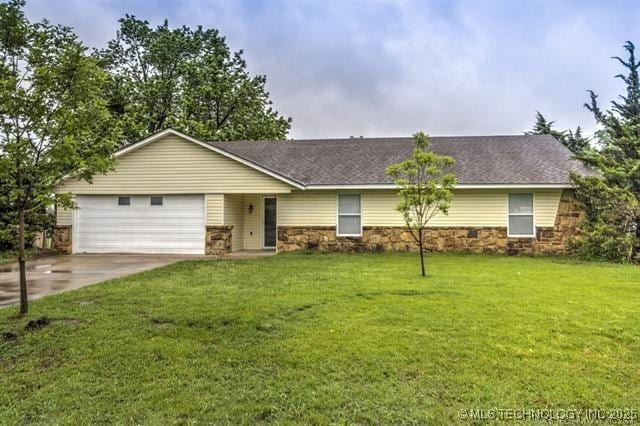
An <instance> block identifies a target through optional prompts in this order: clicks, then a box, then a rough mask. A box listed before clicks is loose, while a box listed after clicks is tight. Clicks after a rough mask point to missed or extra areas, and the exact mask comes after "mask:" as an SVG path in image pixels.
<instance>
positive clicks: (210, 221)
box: [206, 194, 224, 226]
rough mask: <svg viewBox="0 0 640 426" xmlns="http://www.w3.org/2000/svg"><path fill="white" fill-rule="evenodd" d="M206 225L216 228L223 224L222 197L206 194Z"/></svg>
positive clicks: (220, 195)
mask: <svg viewBox="0 0 640 426" xmlns="http://www.w3.org/2000/svg"><path fill="white" fill-rule="evenodd" d="M206 197H207V225H208V226H218V225H223V224H224V219H223V211H224V195H222V194H207V195H206Z"/></svg>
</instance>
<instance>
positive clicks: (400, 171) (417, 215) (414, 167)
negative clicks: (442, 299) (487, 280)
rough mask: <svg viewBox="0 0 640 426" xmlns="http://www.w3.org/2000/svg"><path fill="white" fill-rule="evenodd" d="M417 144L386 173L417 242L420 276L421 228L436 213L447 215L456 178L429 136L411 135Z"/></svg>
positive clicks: (422, 258)
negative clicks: (396, 191) (436, 151)
mask: <svg viewBox="0 0 640 426" xmlns="http://www.w3.org/2000/svg"><path fill="white" fill-rule="evenodd" d="M413 139H414V142H415V144H416V147H415V148H414V150H413V153H412V154H411V157H409V158H407V159H406V160H404V161H401V162H399V163H396V164H392V165H390V166H389V167H387V174H388V175H389V176H390V177H391V178H392V179H393V180H394V182H395V183H396V185H398V187H399V190H398V193H399V195H400V199H401V201H400V202H399V203H398V205H397V206H396V210H397V211H399V212H400V213H401V214H402V217H403V218H404V221H405V223H406V225H407V227H408V228H409V231H410V232H411V235H412V237H413V239H414V240H415V241H416V243H417V244H418V249H419V251H420V268H421V271H422V276H425V275H426V269H425V265H424V244H425V240H424V231H425V229H426V227H427V225H428V223H429V221H430V220H431V219H433V217H434V216H435V215H436V214H438V213H441V214H445V215H446V214H447V213H448V212H449V206H450V205H451V199H452V198H453V187H454V186H455V184H456V177H455V175H454V174H453V173H450V172H448V169H450V168H451V167H452V166H453V164H454V163H455V161H454V160H453V158H451V157H448V156H445V155H438V154H436V153H434V152H433V151H430V150H429V136H427V135H426V134H425V133H423V132H418V133H416V134H415V135H413Z"/></svg>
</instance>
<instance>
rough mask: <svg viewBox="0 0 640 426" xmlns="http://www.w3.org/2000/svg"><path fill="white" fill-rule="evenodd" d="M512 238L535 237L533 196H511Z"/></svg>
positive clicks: (510, 227)
mask: <svg viewBox="0 0 640 426" xmlns="http://www.w3.org/2000/svg"><path fill="white" fill-rule="evenodd" d="M508 234H509V236H510V237H534V236H535V234H536V232H535V226H534V223H533V194H531V193H526V194H515V193H514V194H509V231H508Z"/></svg>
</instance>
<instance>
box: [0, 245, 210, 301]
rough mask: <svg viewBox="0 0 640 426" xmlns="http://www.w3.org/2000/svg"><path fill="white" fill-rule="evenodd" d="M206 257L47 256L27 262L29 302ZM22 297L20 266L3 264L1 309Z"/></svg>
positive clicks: (134, 255) (0, 294)
mask: <svg viewBox="0 0 640 426" xmlns="http://www.w3.org/2000/svg"><path fill="white" fill-rule="evenodd" d="M203 257H204V256H197V255H192V256H186V255H150V254H147V255H138V254H104V255H102V254H94V255H91V254H78V255H71V256H53V257H44V258H41V259H37V260H34V261H30V262H27V280H28V290H29V299H30V300H33V299H37V298H39V297H42V296H46V295H48V294H54V293H59V292H61V291H65V290H73V289H76V288H80V287H84V286H87V285H89V284H95V283H98V282H100V281H105V280H109V279H112V278H118V277H123V276H125V275H129V274H133V273H135V272H141V271H146V270H148V269H153V268H157V267H160V266H165V265H168V264H170V263H173V262H176V261H178V260H184V259H197V258H203ZM19 297H20V292H19V284H18V264H17V263H13V264H9V265H0V306H6V305H12V304H15V303H18V301H19Z"/></svg>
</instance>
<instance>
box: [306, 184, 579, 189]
mask: <svg viewBox="0 0 640 426" xmlns="http://www.w3.org/2000/svg"><path fill="white" fill-rule="evenodd" d="M571 187H572V186H571V185H570V184H568V183H567V184H555V183H553V184H543V183H540V184H520V183H518V184H462V185H456V186H455V187H454V189H519V188H522V189H524V188H529V189H564V188H571ZM306 189H307V190H327V189H343V190H356V189H357V190H361V189H398V186H397V185H395V184H392V183H389V184H378V185H307V186H306Z"/></svg>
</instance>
